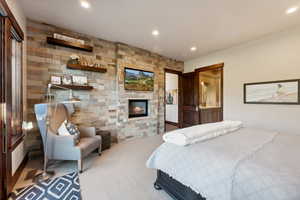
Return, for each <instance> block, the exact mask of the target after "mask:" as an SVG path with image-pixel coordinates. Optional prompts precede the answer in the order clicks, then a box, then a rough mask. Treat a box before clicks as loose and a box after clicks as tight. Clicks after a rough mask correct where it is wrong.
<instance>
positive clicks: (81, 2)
mask: <svg viewBox="0 0 300 200" xmlns="http://www.w3.org/2000/svg"><path fill="white" fill-rule="evenodd" d="M80 4H81V6H82V7H83V8H90V7H91V4H90V3H89V2H88V1H85V0H82V1H80Z"/></svg>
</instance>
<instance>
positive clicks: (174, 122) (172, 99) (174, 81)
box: [165, 69, 182, 132]
mask: <svg viewBox="0 0 300 200" xmlns="http://www.w3.org/2000/svg"><path fill="white" fill-rule="evenodd" d="M181 74H182V73H181V72H178V71H174V70H169V69H165V131H166V132H168V131H172V130H175V129H178V128H180V127H181V114H180V105H181V99H180V92H181V91H180V86H181V81H180V80H181Z"/></svg>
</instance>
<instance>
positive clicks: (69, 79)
mask: <svg viewBox="0 0 300 200" xmlns="http://www.w3.org/2000/svg"><path fill="white" fill-rule="evenodd" d="M62 84H63V85H72V76H71V75H64V76H63V78H62Z"/></svg>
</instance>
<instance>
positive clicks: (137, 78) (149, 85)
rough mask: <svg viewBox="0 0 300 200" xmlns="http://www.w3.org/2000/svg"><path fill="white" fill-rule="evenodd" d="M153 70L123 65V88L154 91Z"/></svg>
mask: <svg viewBox="0 0 300 200" xmlns="http://www.w3.org/2000/svg"><path fill="white" fill-rule="evenodd" d="M154 78H155V77H154V72H150V71H145V70H140V69H133V68H128V67H125V69H124V88H125V90H133V91H154Z"/></svg>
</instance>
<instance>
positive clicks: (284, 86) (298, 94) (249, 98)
mask: <svg viewBox="0 0 300 200" xmlns="http://www.w3.org/2000/svg"><path fill="white" fill-rule="evenodd" d="M244 103H245V104H282V105H300V79H292V80H279V81H268V82H257V83H245V84H244Z"/></svg>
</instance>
